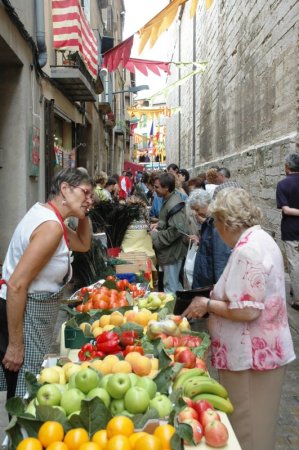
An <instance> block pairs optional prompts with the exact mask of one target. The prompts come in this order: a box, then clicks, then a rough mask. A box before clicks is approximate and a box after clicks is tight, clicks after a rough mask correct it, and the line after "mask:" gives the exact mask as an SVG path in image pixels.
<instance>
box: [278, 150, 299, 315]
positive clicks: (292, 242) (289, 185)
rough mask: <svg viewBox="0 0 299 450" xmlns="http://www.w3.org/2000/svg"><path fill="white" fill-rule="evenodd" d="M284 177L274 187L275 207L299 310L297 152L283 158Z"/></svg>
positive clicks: (298, 164)
mask: <svg viewBox="0 0 299 450" xmlns="http://www.w3.org/2000/svg"><path fill="white" fill-rule="evenodd" d="M285 173H286V178H284V179H283V180H281V181H279V183H278V184H277V189H276V201H277V208H279V209H281V210H282V219H281V239H282V240H283V242H284V247H285V252H286V255H287V260H288V265H289V271H290V278H291V286H292V291H293V302H292V304H291V306H292V307H293V308H294V309H296V310H298V311H299V154H297V153H291V154H289V155H288V156H287V157H286V159H285Z"/></svg>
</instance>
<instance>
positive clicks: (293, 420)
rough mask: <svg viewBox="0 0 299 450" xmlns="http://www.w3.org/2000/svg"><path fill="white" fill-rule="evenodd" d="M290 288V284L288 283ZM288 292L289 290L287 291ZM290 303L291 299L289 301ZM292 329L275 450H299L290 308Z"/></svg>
mask: <svg viewBox="0 0 299 450" xmlns="http://www.w3.org/2000/svg"><path fill="white" fill-rule="evenodd" d="M287 288H288V283H287ZM287 292H288V289H287ZM288 301H290V299H288ZM288 316H289V322H290V328H291V332H292V336H293V341H294V346H295V352H296V355H297V359H296V360H295V361H294V362H293V363H292V364H290V365H289V367H288V371H287V375H286V380H285V383H284V389H283V395H282V399H281V404H280V413H279V420H278V425H277V438H276V446H275V449H273V450H298V449H299V394H298V374H299V360H298V355H299V312H298V311H295V310H293V309H292V308H291V307H289V306H288ZM64 320H65V316H64V313H61V314H60V315H59V319H58V322H57V326H56V332H55V335H56V338H55V339H54V341H53V345H52V348H51V352H53V353H59V337H58V333H59V331H60V326H61V323H62V322H63V321H64ZM4 404H5V395H4V393H0V442H1V443H2V442H3V439H4V436H5V432H4V429H5V426H6V424H7V416H6V412H5V407H4Z"/></svg>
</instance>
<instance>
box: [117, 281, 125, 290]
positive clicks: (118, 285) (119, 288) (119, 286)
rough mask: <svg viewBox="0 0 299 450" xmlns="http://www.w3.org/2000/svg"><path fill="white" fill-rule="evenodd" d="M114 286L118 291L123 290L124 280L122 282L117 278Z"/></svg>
mask: <svg viewBox="0 0 299 450" xmlns="http://www.w3.org/2000/svg"><path fill="white" fill-rule="evenodd" d="M116 287H117V289H118V290H119V291H123V290H124V282H123V280H118V281H117V282H116Z"/></svg>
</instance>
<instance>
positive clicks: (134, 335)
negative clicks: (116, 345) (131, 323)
mask: <svg viewBox="0 0 299 450" xmlns="http://www.w3.org/2000/svg"><path fill="white" fill-rule="evenodd" d="M136 339H139V334H138V332H137V331H133V330H128V331H123V332H122V333H121V335H120V337H119V340H120V343H121V344H122V345H123V346H124V347H125V346H126V345H133V344H134V342H135V341H136Z"/></svg>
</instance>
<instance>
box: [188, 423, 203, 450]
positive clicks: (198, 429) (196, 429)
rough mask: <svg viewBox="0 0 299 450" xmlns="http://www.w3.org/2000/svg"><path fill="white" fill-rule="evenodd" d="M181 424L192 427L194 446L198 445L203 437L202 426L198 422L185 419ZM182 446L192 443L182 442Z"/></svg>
mask: <svg viewBox="0 0 299 450" xmlns="http://www.w3.org/2000/svg"><path fill="white" fill-rule="evenodd" d="M183 423H187V424H188V425H190V426H191V427H192V430H193V441H194V444H195V445H197V444H199V443H200V441H201V439H202V436H203V429H202V426H201V425H200V423H199V422H198V420H195V419H186V420H185V421H184V422H183ZM184 444H187V445H190V444H192V443H191V442H185V441H184Z"/></svg>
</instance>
